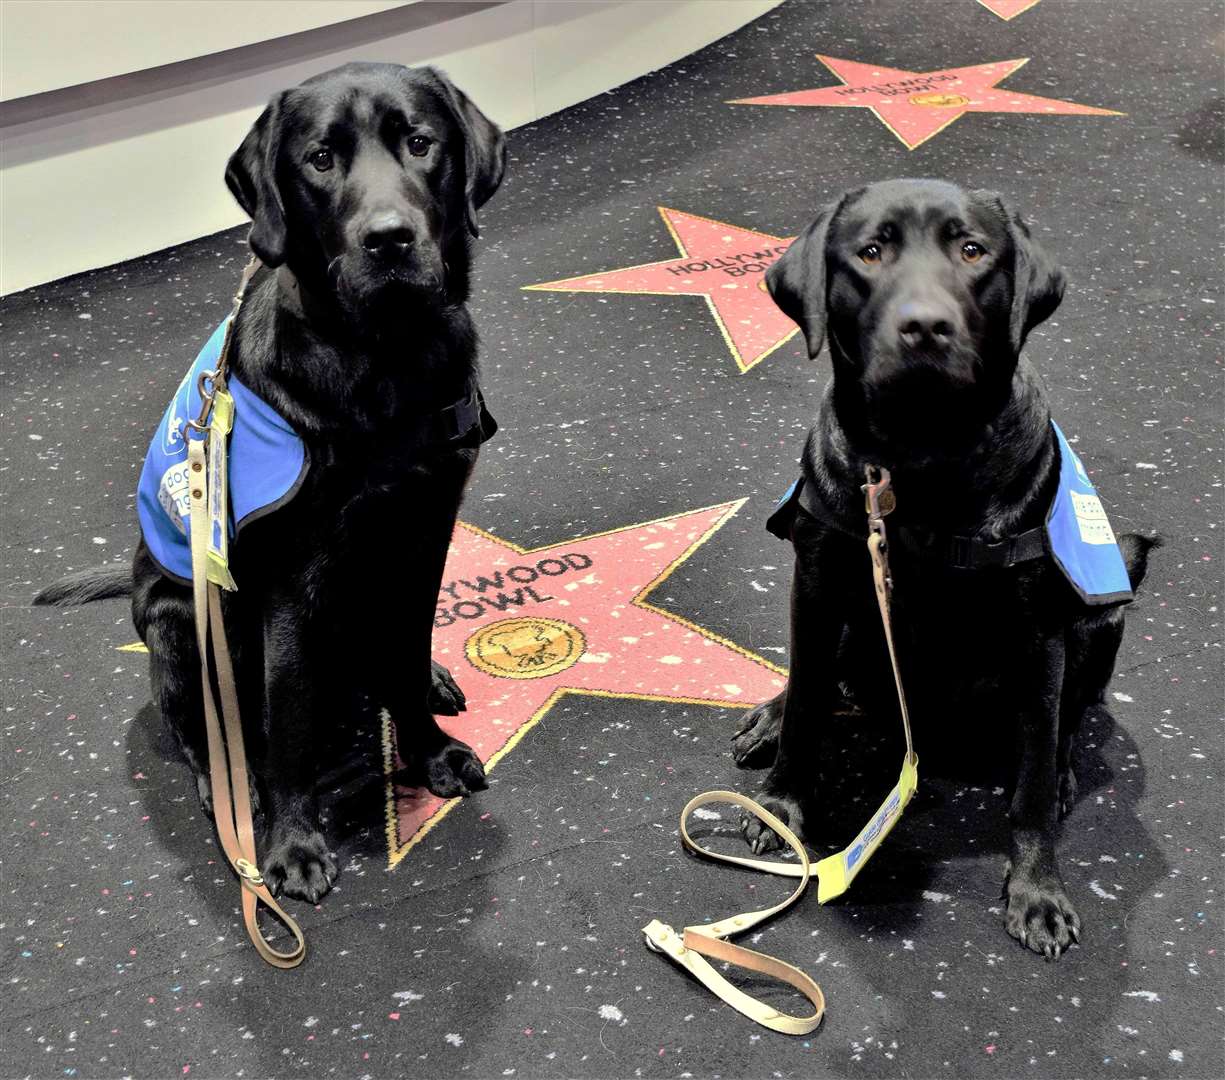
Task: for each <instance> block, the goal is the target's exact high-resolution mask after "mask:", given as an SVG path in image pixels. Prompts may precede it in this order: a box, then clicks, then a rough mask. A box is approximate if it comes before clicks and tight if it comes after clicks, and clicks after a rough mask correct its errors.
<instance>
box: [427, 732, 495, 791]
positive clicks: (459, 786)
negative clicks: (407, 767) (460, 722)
mask: <svg viewBox="0 0 1225 1080" xmlns="http://www.w3.org/2000/svg"><path fill="white" fill-rule="evenodd" d="M422 766H423V768H424V770H425V786H426V787H427V788H429V789H430V791H432V792H433V793H434V794H435V795H437V796H438V797H439V798H440V799H457V798H460V797H462V796H464V795H473V794H475V793H476V792H478V791H484V790H485V789H486V788H487V787H489V781H488V780H486V779H485V766H484V765H482V764H481V759H480V758H479V757H477V756H476V753H475V752H474V751H473V749H472V747H470V746H468V745H467V744H466V743H462V742H460V741H459V740H458V739H451V740H450V741H449V742H447V743H445V744H444V745H443V746H441V747H440V748H439V749H438V750H436V751H434V753H432V754H428V755H426V756H425V757H424V758H423V759H422Z"/></svg>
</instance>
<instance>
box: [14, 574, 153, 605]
mask: <svg viewBox="0 0 1225 1080" xmlns="http://www.w3.org/2000/svg"><path fill="white" fill-rule="evenodd" d="M131 595H132V568H131V567H130V566H102V567H94V568H92V569H89V570H78V571H76V573H73V574H66V575H65V576H64V577H62V578H60V579H59V581H54V582H52V583H51V584H50V585H48V586H47V587H46V588H44V589H40V590H39V592H38V593H37V595H35V597H34V603H35V604H39V605H43V604H48V605H54V606H56V607H76V606H77V605H79V604H89V603H92V602H93V601H94V600H110V599H112V598H114V597H117V596H131Z"/></svg>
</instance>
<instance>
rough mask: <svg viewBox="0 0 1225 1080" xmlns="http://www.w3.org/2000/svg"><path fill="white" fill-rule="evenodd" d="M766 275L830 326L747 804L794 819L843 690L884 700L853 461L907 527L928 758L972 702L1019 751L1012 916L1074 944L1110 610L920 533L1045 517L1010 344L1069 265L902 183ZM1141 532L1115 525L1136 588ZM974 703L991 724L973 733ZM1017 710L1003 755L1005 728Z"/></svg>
mask: <svg viewBox="0 0 1225 1080" xmlns="http://www.w3.org/2000/svg"><path fill="white" fill-rule="evenodd" d="M967 245H969V246H967ZM767 285H768V287H769V289H770V292H771V295H772V296H773V297H774V299H775V301H776V303H777V304H778V305H779V307H780V308H781V309H782V310H783V311H784V312H786V313H787V314H788V315H790V316H791V317H792V318H794V319H796V320H797V321H798V322H799V323H800V326H801V327H802V328H803V331H804V334H805V337H806V339H807V342H808V351H809V353H810V354H811V355H812V356H814V357H815V356H816V355H817V354H818V353H819V352H820V350H821V346H822V342H823V340H824V339H825V338H826V337H827V336H828V338H829V343H830V355H831V360H832V362H833V371H834V375H833V379H832V380H831V382H830V384H829V386H828V387H827V388H826V390H825V393H824V397H823V399H822V402H821V405H820V408H819V411H818V414H817V419H816V423H815V425H814V426H813V428H812V430H811V431H810V433H809V435H808V440H807V444H806V446H805V450H804V456H803V474H804V480H805V484H806V486H807V487H808V489H809V491H810V492H811V493H813V494H815V496H816V499H817V504H818V505H819V506H821V507H822V508H823V512H822V513H820V514H819V515H818V517H814V516H810V515H809V514H808V513H805V512H804V511H803V510H800V511H799V512H798V515H797V517H796V520H795V523H794V526H793V530H792V541H793V544H794V547H795V558H796V564H795V578H794V583H793V591H792V603H791V674H790V678H789V679H788V683H787V687H786V689H785V691H784V692H783V693H782V694H780V695H779V696H778V697H777V698H775V699H774V700H773V701H769V702H766V703H765V704H763V705H760V706H758V707H757V708H756V709H754V710H751V711H750V712H749V713H747V714H746V716H745V718H744V723H743V725H742V727H741V730H740V731H739V733H738V734H737V735H736V738H735V740H734V745H733V749H734V753H735V755H736V758H737V760H738V761H739V762H740V763H741V764H742V765H746V766H751V765H760V764H767V763H768V764H770V772H769V774H768V776H767V777H766V781H765V785H764V791H763V793H762V795H761V801H762V802H763V805H765V806H766V807H767V808H768V809H770V810H771V811H772V812H773V813H774V814H776V815H778V816H779V817H780V818H782V820H784V821H785V822H788V823H789V824H790V825H791V826H792V828H798V829H799V830H800V831H801V833H802V832H803V831H804V826H805V821H806V814H805V812H806V811H810V810H811V806H812V802H813V798H814V796H815V793H816V788H817V786H818V784H817V776H818V774H819V769H820V765H821V762H822V759H823V757H824V756H825V755H826V754H827V753H828V749H829V748H828V745H827V741H828V739H829V737H830V735H831V729H832V728H833V727H834V726H835V725H833V724H831V722H830V719H829V718H830V716H831V715H832V714H835V713H837V712H838V711H839V710H840V709H841V708H842V707H843V706H844V704H845V702H844V692H846V691H848V690H849V692H850V693H851V694H852V695H853V696H854V698H855V699H856V700H857V701H859V702H860V703H861V704H863V705H864V706H865V707H867V708H868V709H869V710H870V711H873V712H877V713H878V714H884V715H894V716H896V709H897V705H896V700H895V698H894V697H893V694H894V690H893V679H892V675H891V672H890V669H889V663H888V657H887V653H886V651H885V646H884V637H883V633H882V630H881V627H880V617H879V614H878V610H877V605H876V601H875V597H874V593H873V587H872V578H871V569H870V563H869V560H868V555H867V551H866V544H865V537H866V519H865V514H864V500H863V495H862V493H861V489H860V485H861V484H863V482H864V466H865V465H866V464H869V463H871V464H873V465H880V466H885V467H886V468H888V469H889V470H890V471H891V473H892V480H893V487H894V490H895V492H896V496H897V508H896V510H895V511H894V512H893V513H892V514H891V515H889V516H888V518H887V519H886V525H887V528H888V530H889V533H890V536H891V538H895V539H896V538H899V537H900V536H902V535H907V534H908V535H909V536H911V537H914V538H915V539H916V540H917V541H919V542H918V543H916V544H914V545H910V544H907V545H901V544H898V543H896V542H894V543H892V544H891V546H890V547H891V554H890V560H891V563H892V570H893V577H894V581H895V597H894V609H893V613H894V626H895V635H896V637H897V640H898V649H899V653H900V659H901V665H902V670H903V678H904V682H905V686H906V692H907V698H908V701H909V704H910V707H911V711H912V713H913V717H914V723H915V728H916V739H917V740H918V742H919V747H920V752H922V750H923V745H924V740H925V737H930V736H932V735H934V734H935V733H937V732H938V731H940V730H941V729H944V728H946V727H947V726H949V725H950V724H951V723H952V717H953V715H954V712H955V711H967V712H968V710H966V705H967V704H968V703H970V702H975V703H976V712H975V718H976V719H975V720H974V721H973V723H974V724H976V725H977V726H972V727H970V728H968V729H965V733H964V736H963V737H964V739H966V740H967V741H968V742H969V743H971V744H972V745H974V746H975V748H976V750H977V751H978V752H980V753H981V755H989V756H990V758H991V759H992V760H1002V759H1007V760H1015V761H1016V763H1017V773H1016V782H1015V793H1014V795H1013V799H1012V805H1011V811H1010V816H1011V821H1012V845H1011V852H1010V859H1009V871H1008V877H1007V886H1006V894H1007V914H1006V916H1005V923H1006V926H1007V929H1008V932H1009V933H1010V934H1011V935H1012V936H1013V937H1015V938H1017V939H1018V940H1019V941H1021V942H1022V943H1023V944H1026V945H1028V946H1029V947H1030V948H1031V949H1033V950H1035V951H1037V952H1039V953H1044V954H1045V955H1047V956H1048V957H1058V956H1059V955H1060V953H1061V952H1062V951H1063V950H1064V949H1066V948H1068V946H1069V944H1070V942H1071V941H1073V940H1079V932H1080V920H1079V917H1078V916H1077V914H1076V912H1075V909H1074V908H1073V906H1072V902H1071V900H1070V899H1069V897H1068V895H1067V892H1066V890H1065V888H1064V885H1063V882H1062V879H1061V878H1060V874H1059V869H1058V864H1057V862H1056V858H1055V831H1056V822H1057V819H1058V816H1059V810H1060V808H1061V806H1062V808H1063V809H1064V810H1065V811H1066V809H1067V808H1068V807H1069V806H1070V804H1071V801H1072V799H1073V798H1074V797H1075V786H1076V785H1075V775H1074V773H1073V770H1072V749H1073V744H1074V740H1075V735H1076V730H1077V728H1078V726H1079V724H1080V722H1081V719H1082V717H1083V715H1084V713H1085V711H1086V710H1087V709H1089V708H1090V707H1095V706H1099V705H1100V703H1101V701H1102V695H1103V692H1104V691H1105V688H1106V685H1107V683H1108V681H1109V679H1110V676H1111V674H1112V672H1113V668H1114V658H1115V654H1116V652H1117V650H1118V646H1119V642H1120V640H1121V638H1122V633H1123V610H1122V608H1121V607H1117V606H1116V607H1110V608H1091V607H1087V606H1085V605H1083V604H1082V603H1081V602H1080V601H1079V600H1078V599H1077V597H1076V595H1075V593H1074V592H1073V590H1072V589H1071V587H1070V586H1069V585H1068V584H1067V583H1066V581H1065V580H1064V579H1063V577H1062V576H1061V574H1060V572H1059V571H1058V569H1057V568H1056V567H1055V566H1054V564H1053V563H1052V562H1051V561H1050V560H1049V559H1045V558H1044V559H1039V560H1036V561H1033V562H1027V563H1022V564H1019V565H1018V566H1016V567H1014V568H1012V569H1008V570H1003V569H997V570H975V571H964V570H955V569H952V568H950V567H947V566H944V565H942V564H940V563H939V562H938V561H932V560H931V559H928V558H925V557H923V556H921V555H917V554H914V553H913V552H914V551H916V550H919V551H921V550H922V543H921V541H922V539H923V538H924V537H931V536H934V535H948V534H955V535H970V536H975V537H978V538H980V539H983V540H997V539H999V538H1001V537H1004V536H1010V535H1015V534H1018V533H1021V532H1024V531H1025V530H1027V529H1030V528H1033V527H1035V526H1037V525H1040V524H1041V523H1042V521H1043V518H1044V515H1045V512H1046V509H1047V507H1048V506H1049V503H1050V499H1051V496H1052V493H1053V490H1054V488H1055V487H1056V486H1057V484H1058V468H1057V453H1056V449H1055V445H1054V440H1053V437H1052V433H1051V427H1050V412H1049V409H1048V406H1047V402H1046V397H1045V394H1044V393H1043V390H1042V388H1041V385H1040V383H1039V380H1038V377H1037V375H1036V373H1035V372H1034V370H1033V369H1032V368H1031V367H1030V365H1029V363H1028V362H1027V361H1026V360H1025V359H1023V358H1022V357H1021V356H1020V351H1021V347H1022V346H1023V345H1024V342H1025V339H1026V337H1027V336H1028V334H1029V332H1030V331H1031V330H1032V329H1033V327H1034V326H1036V325H1038V323H1040V322H1042V320H1044V319H1046V318H1047V317H1049V316H1050V315H1051V313H1052V312H1054V310H1055V309H1056V308H1057V307H1058V305H1059V302H1060V299H1061V298H1062V296H1063V289H1064V277H1063V273H1062V271H1060V270H1059V268H1058V267H1057V266H1055V265H1054V264H1053V263H1052V262H1051V261H1050V259H1049V258H1048V257H1047V256H1046V255H1045V254H1044V253H1043V252H1042V250H1041V248H1040V247H1039V246H1038V245H1037V244H1036V243H1035V242H1034V240H1033V238H1032V236H1031V235H1030V232H1029V229H1028V228H1027V227H1026V226H1025V224H1024V223H1023V222H1022V221H1021V219H1020V218H1019V217H1018V216H1017V214H1015V213H1014V212H1012V211H1011V210H1009V209H1007V207H1006V206H1005V204H1004V202H1003V200H1002V199H1001V198H1000V197H999V196H998V195H994V194H992V193H989V192H966V191H962V190H961V189H959V188H957V187H955V186H953V185H951V184H945V183H940V182H936V181H926V180H923V181H919V180H900V181H890V182H887V183H881V184H875V185H872V186H871V187H868V188H863V189H860V190H858V191H853V192H850V193H848V194H847V195H845V196H843V197H842V198H841V199H840V200H839V201H838V202H837V203H835V204H833V205H832V206H830V207H828V208H826V209H825V210H824V211H822V213H821V214H820V216H819V217H818V218H817V220H816V222H814V223H813V225H812V226H810V227H809V229H808V230H807V231H806V232H805V233H804V234H803V235H802V236H801V237H800V238H799V239H798V240H797V241H796V242H795V243H794V244H793V245H792V246H791V248H790V249H789V250H788V251H787V253H786V254H785V255H784V256H783V257H782V258H781V259H780V260H779V261H778V262H777V263H775V265H774V266H773V267H771V269H770V271H769V272H768V274H767ZM1155 543H1156V541H1155V540H1151V539H1146V538H1143V537H1140V536H1135V535H1129V536H1125V537H1123V538H1122V540H1121V547H1122V551H1123V554H1124V557H1125V559H1126V561H1127V564H1128V571H1129V574H1130V576H1131V579H1132V583H1133V587H1134V586H1136V585H1139V583H1140V581H1141V580H1142V579H1143V577H1144V571H1145V567H1146V565H1147V558H1148V553H1149V550H1150V549H1151V548H1152V547H1153V546H1154V544H1155ZM984 693H986V696H984ZM993 710H994V712H993ZM983 716H991V717H992V718H993V719H992V721H991V722H990V723H989V724H988V730H986V731H983V730H982V723H983V721H982V717H983ZM996 716H998V717H1000V718H1003V719H1005V720H1007V721H1008V725H1002V724H997V723H995V722H994V718H995V717H996ZM1013 722H1015V728H1016V735H1017V745H1016V751H1015V755H1014V753H1013V749H1012V747H1011V746H1010V745H1008V743H1007V742H1006V741H1004V740H1006V737H1007V736H1006V734H1005V733H1006V731H1007V730H1009V729H1010V727H1011V725H1012V723H1013ZM980 764H982V765H985V764H986V762H981V761H980ZM807 820H813V819H812V818H811V816H809V817H808V819H807ZM744 833H745V836H746V838H747V840H748V841H749V843H750V844H751V845H752V846H753V848H754V850H756V851H763V850H767V849H769V848H772V847H776V846H778V843H779V840H778V837H777V836H775V834H774V833H773V832H772V831H771V830H769V829H767V828H765V827H764V826H763V825H762V824H761V823H760V822H759V821H758V820H757V819H755V818H746V820H745V823H744Z"/></svg>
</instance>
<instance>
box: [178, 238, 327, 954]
mask: <svg viewBox="0 0 1225 1080" xmlns="http://www.w3.org/2000/svg"><path fill="white" fill-rule="evenodd" d="M260 265H261V264H260V262H259V260H258V259H256V258H254V257H252V259H251V261H250V262H249V263H248V264H247V266H246V268H245V269H244V270H243V273H242V280H241V282H240V284H239V288H238V292H237V294H236V295H235V297H234V307H233V309H232V310H231V312H230V317H229V319H228V320H227V322H226V328H225V338H224V340H223V342H222V345H221V353H220V356H219V357H218V359H217V366H216V369H215V370H214V371H206V372H203V373H202V374H201V376H200V383H199V388H200V397H201V408H200V414H199V416H198V417H197V418H196V419H195V420H189V421H188V422H187V424H186V427H187V428H188V429H190V431H191V432H196V433H197V434H198V437H196V438H192V437H191V434H190V432H189V431H185V432H184V433H183V436H184V438H185V439H186V440H187V460H188V466H189V469H190V483H189V485H188V488H189V496H190V512H191V580H192V597H193V600H194V604H195V623H196V642H197V644H198V646H199V649H200V681H201V689H202V692H203V694H204V720H205V729H206V731H207V735H208V770H209V780H210V782H211V784H212V789H213V816H214V818H215V820H216V822H217V835H218V838H219V839H220V841H221V848H222V851H224V852H225V856H226V858H227V859H228V860H229V862H230V865H231V866H232V867H233V868H234V872H235V873H236V874H237V875H238V880H239V883H240V885H241V887H242V917H243V923H244V924H245V926H246V928H247V935H248V936H249V937H250V939H251V943H252V944H253V945H254V946H255V948H256V950H257V951H258V952H259V954H260V956H262V957H263V958H264V959H265V960H266V961H267V962H268V963H269V964H272V965H273V966H274V967H279V968H292V967H297V966H298V964H300V963H302V960H303V958H304V957H305V956H306V939H305V938H304V937H303V936H302V931H301V929H300V928H299V927H298V924H297V923H296V922H295V921H294V920H293V918H291V917H290V915H289V914H288V913H286V911H285V910H284V909H283V908H282V907H281V906H280V905H279V904H278V903H277V902H276V900H275V898H274V897H273V895H272V893H271V892H270V891H269V890H268V886H267V885H265V884H264V879H263V876H262V875H261V874H260V871H259V859H258V857H257V854H256V850H255V826H254V822H253V819H252V811H251V795H250V786H249V783H250V782H249V774H248V771H247V756H246V751H245V749H244V744H243V734H242V720H241V717H240V715H239V711H238V689H237V686H236V684H235V681H234V665H233V661H232V659H231V657H230V649H229V643H228V641H227V640H226V635H225V624H224V621H223V618H222V611H221V589H222V588H225V589H229V590H233V589H234V588H236V586H235V584H234V580H233V578H232V577H231V576H230V573H229V568H228V565H227V559H226V555H227V552H226V545H227V543H228V521H229V499H228V486H227V476H226V440H227V437H228V436H229V433H230V429H231V427H232V426H233V415H234V399H233V398H232V397H231V396H230V395H229V393H228V392H227V390H226V380H225V376H226V368H227V362H228V359H229V351H230V338H231V336H232V334H233V330H234V320H235V318H236V317H237V315H238V309H239V308H240V307H241V306H242V301H243V296H244V295H245V294H246V291H247V286H248V285H249V284H250V282H251V278H252V277H254V276H255V272H256V271H257V270H258V269H259V267H260ZM218 523H219V525H220V533H219V534H218V533H217V531H216V530H215V529H212V526H214V525H216V524H218ZM210 536H211V537H212V539H211V543H210ZM210 641H211V644H212V656H213V661H214V663H213V665H212V672H213V673H215V675H216V679H217V694H216V695H214V693H213V682H212V678H211V677H210V665H209V645H210ZM218 698H219V699H220V702H218ZM260 904H263V905H265V906H266V907H267V908H268V910H269V911H271V912H272V914H273V915H275V916H276V918H278V919H279V920H280V921H281V922H282V923H284V925H285V926H286V927H287V928H288V930H289V932H290V933H291V934H292V935H293V936H294V938H295V939H296V941H297V944H296V945H295V946H294V947H293V948H292V949H290V950H289V951H288V952H280V951H278V950H276V949H274V948H273V947H272V946H271V945H270V944H269V943H268V940H267V939H266V938H265V937H264V933H263V931H262V930H261V929H260V925H259V919H258V911H259V905H260Z"/></svg>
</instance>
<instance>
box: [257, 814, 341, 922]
mask: <svg viewBox="0 0 1225 1080" xmlns="http://www.w3.org/2000/svg"><path fill="white" fill-rule="evenodd" d="M263 863H264V865H263V867H262V871H261V872H262V873H263V875H264V883H265V884H266V885H267V886H268V889H269V891H270V892H271V893H272V895H273V896H280V895H281V893H284V894H285V895H286V896H292V897H294V898H295V899H297V900H305V901H306V902H307V903H308V904H317V903H318V902H319V901H320V900H321V899H322V898H323V897H324V896H326V895H327V893H328V892H329V890H330V889H331V888H332V882H334V881H335V880H336V875H337V874H339V873H340V870H339V868H338V867H337V866H336V860H335V859H333V858H332V856H331V855H330V854H329V853H328V849H327V844H326V843H324V840H323V836H322V835H321V834H320V833H319V832H305V831H293V832H289V833H287V834H285V835H284V836H282V837H281V838H280V839H279V840H277V841H276V842H275V843H273V845H272V846H271V847H270V848H269V849H268V851H267V853H266V854H265V855H264V860H263Z"/></svg>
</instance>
